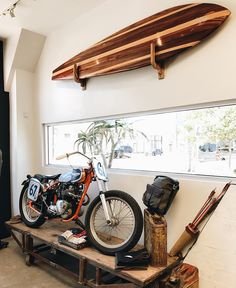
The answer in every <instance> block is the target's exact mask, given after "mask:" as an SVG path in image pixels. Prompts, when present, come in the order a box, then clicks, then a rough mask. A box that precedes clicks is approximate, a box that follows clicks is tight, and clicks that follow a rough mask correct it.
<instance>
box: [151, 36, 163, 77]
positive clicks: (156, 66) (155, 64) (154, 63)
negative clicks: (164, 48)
mask: <svg viewBox="0 0 236 288" xmlns="http://www.w3.org/2000/svg"><path fill="white" fill-rule="evenodd" d="M157 47H158V45H157V43H156V41H153V42H151V47H150V55H151V65H152V67H153V68H154V69H156V70H157V73H158V78H159V79H164V78H165V68H164V63H161V62H157V61H156V50H157Z"/></svg>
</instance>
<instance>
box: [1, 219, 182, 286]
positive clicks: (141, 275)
mask: <svg viewBox="0 0 236 288" xmlns="http://www.w3.org/2000/svg"><path fill="white" fill-rule="evenodd" d="M6 225H7V227H8V229H9V230H10V231H11V234H12V236H13V238H14V239H15V240H16V241H17V242H19V240H17V239H16V236H15V234H14V232H15V231H16V232H19V233H20V234H22V237H23V236H26V238H27V237H28V238H30V239H36V240H39V241H42V242H43V243H46V244H48V245H50V246H51V248H54V249H56V250H59V251H62V252H64V253H67V254H68V255H70V256H72V257H75V258H76V259H79V260H80V261H81V260H82V261H84V262H86V263H89V264H91V265H93V266H94V267H96V269H97V268H98V269H102V270H104V271H107V272H109V273H111V274H114V275H116V276H118V277H120V278H122V279H125V280H127V281H129V282H130V283H133V284H134V285H136V286H134V287H145V286H146V285H149V284H150V283H152V282H155V281H156V280H157V279H158V278H159V277H160V276H162V275H163V273H164V272H165V271H166V270H167V269H169V268H171V267H174V266H175V265H176V263H177V257H168V260H167V266H165V267H152V266H149V267H148V268H147V270H134V269H132V270H115V257H114V256H107V255H104V254H101V253H100V252H98V251H97V250H95V249H93V248H91V247H85V248H83V249H81V250H75V249H73V248H70V247H67V246H64V245H62V244H60V243H59V242H58V236H59V235H61V234H62V233H63V232H65V231H66V230H67V229H70V228H74V227H75V226H76V224H74V223H63V222H61V221H58V220H50V221H48V222H46V223H45V224H44V225H43V226H41V227H40V228H38V229H35V228H29V227H27V226H26V225H25V224H23V223H18V224H10V222H6ZM22 242H24V243H27V242H29V241H27V239H24V240H22ZM18 244H19V245H20V246H21V248H22V249H23V251H24V252H25V253H26V255H27V254H29V255H33V256H36V255H35V254H34V253H33V247H27V244H26V245H25V244H21V243H18ZM31 250H32V251H31ZM36 258H37V257H36ZM49 264H50V263H49ZM54 267H56V266H55V265H54ZM83 270H84V268H83ZM82 272H83V271H82ZM79 279H80V281H79V283H82V284H86V285H87V286H89V287H93V286H92V285H91V286H90V284H89V281H88V282H86V283H83V282H84V275H81V272H80V276H79ZM96 287H99V286H96ZM107 287H109V286H107ZM120 287H122V285H121V286H120ZM130 287H131V286H130Z"/></svg>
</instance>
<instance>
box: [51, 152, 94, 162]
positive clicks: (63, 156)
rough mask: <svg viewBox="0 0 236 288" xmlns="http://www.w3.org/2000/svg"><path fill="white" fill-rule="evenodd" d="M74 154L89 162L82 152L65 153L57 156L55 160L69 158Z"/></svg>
mask: <svg viewBox="0 0 236 288" xmlns="http://www.w3.org/2000/svg"><path fill="white" fill-rule="evenodd" d="M74 154H80V155H82V156H84V157H86V158H87V159H88V160H91V159H90V158H89V157H88V156H86V155H85V154H83V153H82V152H79V151H74V152H70V153H65V154H62V155H59V156H57V157H56V160H61V159H64V158H69V157H70V156H71V155H74Z"/></svg>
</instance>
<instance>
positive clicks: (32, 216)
mask: <svg viewBox="0 0 236 288" xmlns="http://www.w3.org/2000/svg"><path fill="white" fill-rule="evenodd" d="M27 192H28V183H27V184H26V185H24V187H23V189H22V191H21V194H20V200H19V209H20V215H21V219H22V220H23V222H24V223H25V224H26V225H27V226H28V227H31V228H37V227H40V226H41V225H43V223H44V222H45V221H46V219H45V217H44V216H43V215H40V214H38V213H37V212H35V211H34V210H32V209H31V208H30V207H29V205H28V203H29V200H28V197H27ZM42 205H43V203H40V202H39V201H36V202H35V203H32V206H33V208H35V209H36V210H38V211H40V210H42Z"/></svg>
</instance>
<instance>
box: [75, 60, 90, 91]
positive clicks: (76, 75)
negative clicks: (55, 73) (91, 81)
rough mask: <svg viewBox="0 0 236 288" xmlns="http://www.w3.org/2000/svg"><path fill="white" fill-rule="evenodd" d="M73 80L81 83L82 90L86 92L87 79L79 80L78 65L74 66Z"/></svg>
mask: <svg viewBox="0 0 236 288" xmlns="http://www.w3.org/2000/svg"><path fill="white" fill-rule="evenodd" d="M73 78H74V81H75V82H77V83H79V84H80V86H81V88H82V90H86V82H87V81H86V79H80V78H79V66H77V64H74V68H73Z"/></svg>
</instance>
